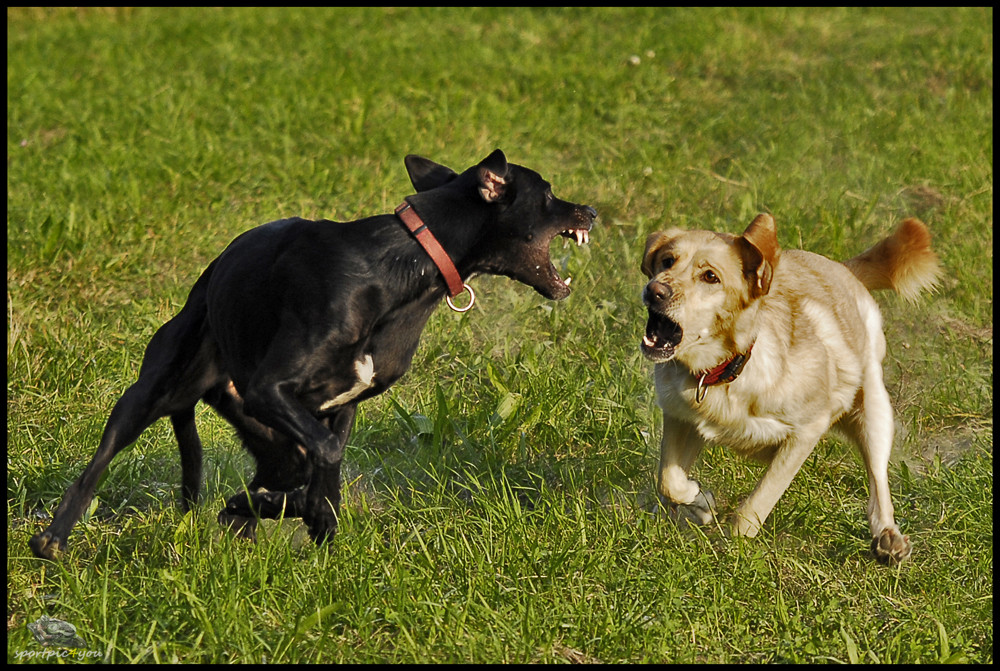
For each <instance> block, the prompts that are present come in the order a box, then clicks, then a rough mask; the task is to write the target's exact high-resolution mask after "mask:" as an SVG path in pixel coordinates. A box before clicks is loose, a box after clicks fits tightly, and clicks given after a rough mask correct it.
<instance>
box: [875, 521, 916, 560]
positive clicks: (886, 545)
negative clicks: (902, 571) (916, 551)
mask: <svg viewBox="0 0 1000 671" xmlns="http://www.w3.org/2000/svg"><path fill="white" fill-rule="evenodd" d="M912 551H913V546H912V545H911V544H910V537H909V536H904V535H903V534H902V532H900V530H899V529H897V528H894V527H888V528H886V529H884V530H883V531H882V533H881V534H879V536H878V538H873V539H872V555H874V556H875V560H876V561H877V562H878V563H880V564H887V565H889V566H896V565H898V564H901V563H902V562H904V561H905V560H907V559H909V557H910V553H911V552H912Z"/></svg>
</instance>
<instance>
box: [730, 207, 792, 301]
mask: <svg viewBox="0 0 1000 671" xmlns="http://www.w3.org/2000/svg"><path fill="white" fill-rule="evenodd" d="M736 244H737V246H738V247H739V250H740V256H741V257H742V259H743V275H744V277H746V278H747V283H748V284H749V285H750V296H751V297H753V298H757V297H758V296H763V295H764V294H766V293H767V292H768V290H769V289H770V288H771V278H772V277H773V276H774V268H775V266H777V264H778V257H779V256H780V255H781V247H779V246H778V230H777V228H776V227H775V225H774V217H772V216H771V215H769V214H758V215H757V217H756V218H755V219H754V220H753V221H752V222H750V225H749V226H747V230H745V231H743V236H742V237H740V238H737V239H736Z"/></svg>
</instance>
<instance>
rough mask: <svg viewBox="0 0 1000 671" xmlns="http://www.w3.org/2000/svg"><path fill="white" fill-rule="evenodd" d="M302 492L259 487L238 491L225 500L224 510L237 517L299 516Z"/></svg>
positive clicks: (265, 518)
mask: <svg viewBox="0 0 1000 671" xmlns="http://www.w3.org/2000/svg"><path fill="white" fill-rule="evenodd" d="M302 497H303V492H302V490H296V491H294V492H269V491H267V490H266V489H261V490H258V491H256V492H253V493H250V492H240V493H239V494H236V495H235V496H231V497H230V498H229V500H227V501H226V509H225V511H224V512H226V513H228V514H230V515H236V516H239V517H259V518H260V519H264V520H273V519H278V518H279V517H300V516H301V513H300V509H301V507H302V505H301V502H302Z"/></svg>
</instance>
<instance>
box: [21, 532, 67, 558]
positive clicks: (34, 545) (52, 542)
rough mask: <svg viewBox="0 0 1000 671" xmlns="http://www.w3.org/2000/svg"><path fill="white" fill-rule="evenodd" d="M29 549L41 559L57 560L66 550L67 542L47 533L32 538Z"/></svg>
mask: <svg viewBox="0 0 1000 671" xmlns="http://www.w3.org/2000/svg"><path fill="white" fill-rule="evenodd" d="M28 547H30V548H31V551H32V552H33V553H34V554H35V556H36V557H38V558H39V559H52V560H55V559H58V558H59V555H60V554H62V553H63V552H64V551H65V550H66V541H65V540H64V539H62V538H59V537H58V536H53V535H52V534H51V533H49V532H48V531H45V532H42V533H40V534H35V535H34V536H32V537H31V540H29V541H28Z"/></svg>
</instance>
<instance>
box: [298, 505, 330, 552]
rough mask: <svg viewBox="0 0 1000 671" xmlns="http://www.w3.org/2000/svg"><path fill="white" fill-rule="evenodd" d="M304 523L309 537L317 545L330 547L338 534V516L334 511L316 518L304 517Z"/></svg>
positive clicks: (323, 513) (322, 513)
mask: <svg viewBox="0 0 1000 671" xmlns="http://www.w3.org/2000/svg"><path fill="white" fill-rule="evenodd" d="M302 521H303V522H305V524H306V528H307V529H308V530H309V537H310V538H312V539H313V542H314V543H316V545H319V546H323V545H326V546H327V547H329V545H330V543H331V541H333V537H334V536H335V535H336V534H337V515H336V514H335V513H334V512H333V511H332V510H330V511H329V512H321V513H320V514H318V515H316V516H315V517H313V516H309V517H303V518H302Z"/></svg>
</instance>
